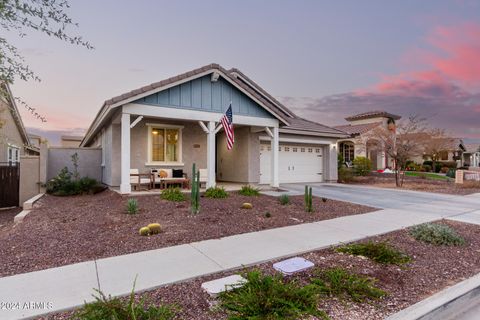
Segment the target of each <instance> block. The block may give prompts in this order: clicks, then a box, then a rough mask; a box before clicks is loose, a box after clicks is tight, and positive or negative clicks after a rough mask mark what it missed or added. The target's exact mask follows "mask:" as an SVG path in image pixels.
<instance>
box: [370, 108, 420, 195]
mask: <svg viewBox="0 0 480 320" xmlns="http://www.w3.org/2000/svg"><path fill="white" fill-rule="evenodd" d="M374 135H375V136H376V138H377V139H378V140H379V141H380V145H381V146H382V147H381V148H382V149H383V152H385V153H386V154H387V155H388V157H389V158H390V159H392V160H393V169H394V172H395V184H396V186H397V187H401V186H402V185H403V178H401V177H400V172H401V170H403V169H405V166H406V164H407V161H408V160H409V159H411V158H413V157H415V156H418V155H421V154H422V153H423V150H424V147H425V144H424V142H425V136H426V135H427V125H426V122H425V119H423V118H419V117H418V116H410V117H409V118H408V119H406V120H403V121H400V122H399V123H398V124H395V125H389V126H388V128H384V127H377V128H376V129H375V130H374Z"/></svg>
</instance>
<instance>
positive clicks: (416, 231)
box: [410, 223, 465, 246]
mask: <svg viewBox="0 0 480 320" xmlns="http://www.w3.org/2000/svg"><path fill="white" fill-rule="evenodd" d="M410 235H411V236H412V237H414V238H415V239H416V240H418V241H423V242H426V243H430V244H434V245H437V246H440V245H444V246H459V245H463V244H465V240H464V239H463V238H462V237H461V236H460V235H458V234H457V232H455V230H453V229H452V228H450V227H448V226H445V225H441V224H435V223H425V224H421V225H419V226H415V227H413V228H411V229H410Z"/></svg>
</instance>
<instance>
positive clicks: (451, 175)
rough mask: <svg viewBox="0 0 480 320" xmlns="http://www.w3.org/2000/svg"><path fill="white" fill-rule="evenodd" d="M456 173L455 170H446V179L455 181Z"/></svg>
mask: <svg viewBox="0 0 480 320" xmlns="http://www.w3.org/2000/svg"><path fill="white" fill-rule="evenodd" d="M456 171H457V170H456V169H452V168H450V169H448V172H447V177H449V178H452V179H455V174H456Z"/></svg>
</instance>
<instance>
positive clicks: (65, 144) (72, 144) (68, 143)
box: [60, 139, 81, 148]
mask: <svg viewBox="0 0 480 320" xmlns="http://www.w3.org/2000/svg"><path fill="white" fill-rule="evenodd" d="M80 142H81V141H78V140H65V139H62V140H61V141H60V146H61V147H62V148H78V147H79V146H80Z"/></svg>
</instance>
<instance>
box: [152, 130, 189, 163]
mask: <svg viewBox="0 0 480 320" xmlns="http://www.w3.org/2000/svg"><path fill="white" fill-rule="evenodd" d="M146 126H147V145H148V151H147V162H146V163H145V165H146V166H183V165H184V163H183V161H182V155H183V128H184V126H179V125H173V124H164V123H146ZM152 128H156V129H178V161H174V162H171V161H152ZM165 143H166V142H165Z"/></svg>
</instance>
